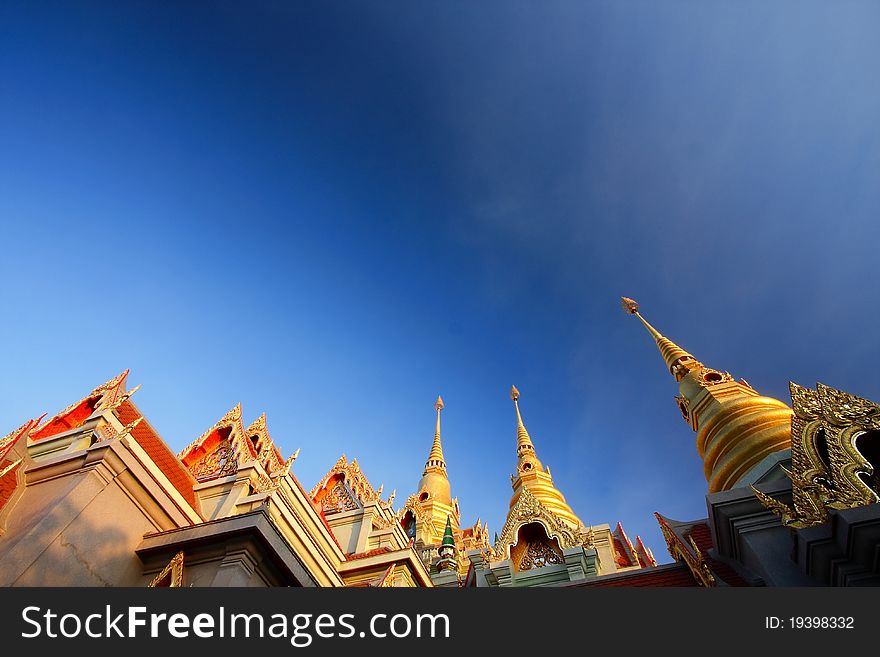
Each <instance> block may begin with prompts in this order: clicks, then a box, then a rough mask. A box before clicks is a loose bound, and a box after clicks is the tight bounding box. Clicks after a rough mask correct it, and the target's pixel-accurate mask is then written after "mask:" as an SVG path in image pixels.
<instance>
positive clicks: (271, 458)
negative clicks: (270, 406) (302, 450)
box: [245, 413, 299, 475]
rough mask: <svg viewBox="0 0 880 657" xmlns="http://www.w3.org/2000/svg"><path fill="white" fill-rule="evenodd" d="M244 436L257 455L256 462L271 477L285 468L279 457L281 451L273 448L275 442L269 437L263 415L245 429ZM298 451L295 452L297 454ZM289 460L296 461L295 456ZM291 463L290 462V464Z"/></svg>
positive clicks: (264, 415)
mask: <svg viewBox="0 0 880 657" xmlns="http://www.w3.org/2000/svg"><path fill="white" fill-rule="evenodd" d="M245 435H246V436H247V437H248V439H249V440H250V441H251V444H252V445H253V446H254V449H255V450H256V453H257V460H258V461H259V462H260V465H262V466H263V469H264V470H265V471H266V472H267V473H268V474H269V475H272V474H274V473H275V472H277V471H279V470H281V469H282V468H284V467H285V465H286V463H285V461H284V458H283V457H282V456H281V451H280V450H279V449H278V448H277V447H276V446H275V442H274V441H273V440H272V438H271V437H270V436H269V430H268V428H267V427H266V414H265V413H263V414H262V415H260V417H258V418H257V419H256V420H254V421H253V422H252V423H251V425H250V426H249V427H248V428H247V429H245ZM298 453H299V451H297V454H298ZM291 458H293V459H296V454H295V455H294V456H292V457H291ZM292 462H293V461H291V463H292Z"/></svg>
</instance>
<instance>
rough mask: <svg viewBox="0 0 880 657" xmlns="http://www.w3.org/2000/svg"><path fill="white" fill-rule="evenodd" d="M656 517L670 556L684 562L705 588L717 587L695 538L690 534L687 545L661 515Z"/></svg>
mask: <svg viewBox="0 0 880 657" xmlns="http://www.w3.org/2000/svg"><path fill="white" fill-rule="evenodd" d="M654 515H656V516H657V520H658V521H659V523H660V531H661V532H663V538H664V539H666V547H667V548H668V549H669V554H670V556H671V557H672V558H673V559H676V560H678V561H684V562H685V564H687V567H688V568H689V569H690V571H691V573H693V575H694V577H695V578H696V579H697V581H699V582H700V584H702V585H703V586H706V587H712V586H717V584H718V583H717V581H716V580H715V576H714V575H713V574H712V571H711V570H710V569H709V566H708V564H707V563H706V558H705V556H704V555H703V553H702V552H701V551H700V548H699V546H698V545H697V543H696V541H694V537H693V536H691V535H690V534H688V537H687V545H685V544H684V543H683V542H682V541H681V540H680V539H679V537H678V536H677V535H676V534H675V532H674V531H672V528H671V527H670V526H669V525H667V524H666V522H665V521H664V520H663V518H662V517H661V516H660V515H659V514H654Z"/></svg>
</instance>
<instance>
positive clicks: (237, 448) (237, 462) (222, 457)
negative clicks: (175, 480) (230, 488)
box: [178, 404, 257, 481]
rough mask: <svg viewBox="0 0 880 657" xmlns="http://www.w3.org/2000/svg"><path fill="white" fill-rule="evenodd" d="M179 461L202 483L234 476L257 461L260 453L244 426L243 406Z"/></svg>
mask: <svg viewBox="0 0 880 657" xmlns="http://www.w3.org/2000/svg"><path fill="white" fill-rule="evenodd" d="M178 458H179V459H180V460H181V461H183V463H184V465H186V467H187V468H189V471H190V472H191V473H192V475H193V476H194V477H195V478H196V479H198V480H199V481H207V480H209V479H216V478H218V477H228V476H230V475H234V474H235V473H236V472H238V468H239V467H240V466H241V465H242V464H244V463H246V462H248V461H251V460H255V459H256V458H257V450H256V448H255V447H254V444H253V442H252V441H251V440H250V439H249V438H248V437H247V433H246V432H245V429H244V426H243V425H242V422H241V404H236V405H235V407H233V408H232V410H230V411H229V412H228V413H227V414H226V415H224V416H223V417H222V418H220V420H218V421H217V423H216V424H215V425H214V426H213V427H211V428H210V429H208V430H207V431H206V432H205V433H203V434H202V435H201V436H199V438H198V439H196V440H195V441H194V442H192V443H191V444H190V445H189V446H187V447H186V449H184V450H183V451H182V452H180V454H178Z"/></svg>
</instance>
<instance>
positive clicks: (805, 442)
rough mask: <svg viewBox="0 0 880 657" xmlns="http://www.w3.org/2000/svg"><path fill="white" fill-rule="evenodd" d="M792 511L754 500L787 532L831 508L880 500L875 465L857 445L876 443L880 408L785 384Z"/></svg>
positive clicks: (821, 519) (818, 520)
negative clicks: (788, 403)
mask: <svg viewBox="0 0 880 657" xmlns="http://www.w3.org/2000/svg"><path fill="white" fill-rule="evenodd" d="M790 388H791V401H792V409H793V410H794V414H793V415H792V418H791V471H790V472H789V471H787V470H786V474H788V476H789V478H790V479H791V482H792V506H788V505H786V504H783V503H782V502H779V501H778V500H775V499H773V498H771V497H769V496H768V495H766V494H765V493H762V492H761V491H759V490H758V489H756V488H755V487H754V486H753V487H752V490H753V491H754V492H755V496H756V497H757V498H758V499H759V500H760V501H761V503H762V504H764V506H765V507H767V508H768V509H770V510H771V511H773V512H774V513H775V514H776V515H778V516H779V517H780V518H781V519H782V523H783V524H784V525H786V526H789V527H793V528H803V527H812V526H814V525H819V524H823V523H825V522H827V521H828V517H829V515H828V514H829V511H830V510H831V509H849V508H854V507H859V506H865V505H867V504H872V503H874V502H877V501H878V500H880V483H878V478H877V475H878V473H877V472H876V469H877V466H878V464H876V463H871V462H870V461H869V460H868V459H867V458H866V456H865V454H864V453H863V452H862V451H860V447H861V442H862V441H863V440H868V439H873V440H874V441H875V443H874V444H875V446H876V440H877V439H880V435H875V434H873V433H872V432H877V431H880V406H878V405H877V404H875V403H874V402H871V401H868V400H866V399H862V398H861V397H856V396H855V395H851V394H849V393H847V392H844V391H842V390H837V389H835V388H831V387H830V386H826V385H823V384H821V383H819V384H817V386H816V390H810V389H809V388H804V387H802V386H799V385H797V384H796V383H791V384H790Z"/></svg>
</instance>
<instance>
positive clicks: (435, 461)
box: [425, 395, 446, 472]
mask: <svg viewBox="0 0 880 657" xmlns="http://www.w3.org/2000/svg"><path fill="white" fill-rule="evenodd" d="M434 409H435V410H436V411H437V429H436V430H435V431H434V444H433V445H431V453H430V454H428V460H427V462H426V463H425V472H427V471H428V468H430V467H437V468H443V469H444V470H445V469H446V461H445V460H444V459H443V446H442V445H441V444H440V411H442V410H443V398H442V397H441V396H440V395H437V401H436V402H435V403H434Z"/></svg>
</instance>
